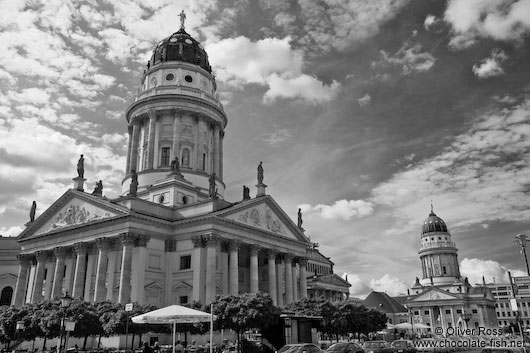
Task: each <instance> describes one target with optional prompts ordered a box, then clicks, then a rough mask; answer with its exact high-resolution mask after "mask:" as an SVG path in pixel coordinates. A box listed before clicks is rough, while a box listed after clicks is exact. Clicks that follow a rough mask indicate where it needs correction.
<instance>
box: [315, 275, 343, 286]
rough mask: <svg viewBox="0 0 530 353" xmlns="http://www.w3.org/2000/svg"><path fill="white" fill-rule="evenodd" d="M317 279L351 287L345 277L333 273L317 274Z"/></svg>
mask: <svg viewBox="0 0 530 353" xmlns="http://www.w3.org/2000/svg"><path fill="white" fill-rule="evenodd" d="M317 281H318V282H323V283H328V284H333V285H335V286H346V287H351V284H350V283H349V282H348V281H346V280H345V279H343V278H342V277H340V276H339V275H337V274H335V273H332V274H329V275H324V276H319V277H318V279H317Z"/></svg>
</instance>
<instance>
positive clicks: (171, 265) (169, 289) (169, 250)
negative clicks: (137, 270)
mask: <svg viewBox="0 0 530 353" xmlns="http://www.w3.org/2000/svg"><path fill="white" fill-rule="evenodd" d="M164 250H165V252H166V271H165V283H166V285H165V295H164V305H166V306H167V305H170V304H171V303H173V302H174V301H175V300H174V298H173V286H174V285H175V284H174V283H173V274H174V272H175V269H176V265H177V264H176V262H175V257H176V256H175V251H176V250H177V241H176V240H175V239H166V241H165V249H164Z"/></svg>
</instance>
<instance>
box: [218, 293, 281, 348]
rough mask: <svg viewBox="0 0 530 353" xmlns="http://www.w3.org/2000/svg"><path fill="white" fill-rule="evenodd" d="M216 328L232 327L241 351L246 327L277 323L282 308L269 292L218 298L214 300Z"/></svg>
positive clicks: (254, 327) (253, 327) (264, 327)
mask: <svg viewBox="0 0 530 353" xmlns="http://www.w3.org/2000/svg"><path fill="white" fill-rule="evenodd" d="M212 304H213V314H214V315H215V316H216V319H215V321H214V327H215V328H216V329H219V328H223V329H232V330H234V331H235V332H236V335H237V349H238V352H239V348H240V343H241V333H242V332H243V331H244V330H246V329H258V328H260V329H266V328H267V327H269V326H270V325H272V324H274V323H276V322H277V321H278V319H279V317H280V313H281V310H280V309H279V308H278V307H276V306H274V304H273V302H272V299H271V297H270V296H269V295H268V294H267V293H262V292H258V293H244V294H241V295H227V296H223V297H218V298H216V299H215V300H214V301H213V302H212Z"/></svg>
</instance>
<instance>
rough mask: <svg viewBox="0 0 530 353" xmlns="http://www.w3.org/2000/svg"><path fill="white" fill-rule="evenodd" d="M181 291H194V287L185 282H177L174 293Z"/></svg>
mask: <svg viewBox="0 0 530 353" xmlns="http://www.w3.org/2000/svg"><path fill="white" fill-rule="evenodd" d="M179 289H188V290H192V289H193V286H192V285H190V284H188V283H186V282H184V281H179V282H177V283H176V284H175V285H174V286H173V291H177V290H179Z"/></svg>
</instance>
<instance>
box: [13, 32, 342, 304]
mask: <svg viewBox="0 0 530 353" xmlns="http://www.w3.org/2000/svg"><path fill="white" fill-rule="evenodd" d="M173 45H174V47H173ZM179 48H180V49H179ZM181 51H182V52H181ZM168 53H170V54H171V55H169V54H168ZM182 53H184V54H186V53H195V54H194V55H197V58H196V59H197V64H194V62H195V61H194V60H195V56H186V55H187V54H186V55H184V54H182ZM181 54H182V55H184V56H185V58H184V59H183V57H182V55H181ZM205 56H206V57H205ZM215 90H216V83H215V78H214V76H213V75H212V74H211V70H210V67H209V64H208V60H207V54H206V52H204V50H203V49H202V47H201V46H200V44H198V43H197V42H196V41H195V40H194V39H193V38H191V36H189V35H188V34H187V33H186V32H185V31H184V29H183V28H181V30H179V31H178V32H176V33H174V34H173V35H172V36H170V37H168V38H166V39H165V40H163V41H162V42H161V43H160V44H159V45H158V46H157V48H156V50H155V52H154V54H153V58H152V59H151V61H150V64H149V65H148V67H147V70H146V71H145V72H144V74H143V76H142V79H141V85H140V89H139V91H138V95H137V97H136V99H135V101H134V102H133V103H132V104H131V105H130V106H129V108H128V109H127V112H126V119H127V124H128V131H129V143H128V152H127V160H126V166H125V170H126V176H125V178H124V179H123V182H122V193H121V196H120V197H118V198H116V199H112V200H110V199H107V198H105V197H103V196H102V195H100V194H88V193H85V192H84V191H83V189H84V188H83V183H84V181H85V179H84V178H80V177H77V178H74V179H73V180H74V188H73V189H70V190H68V191H66V192H65V193H64V194H63V195H62V196H61V197H60V198H59V199H58V200H57V201H56V202H55V203H53V204H52V205H51V206H50V207H49V208H48V209H47V210H45V211H44V212H43V213H42V214H41V215H40V216H39V217H38V218H37V219H36V220H35V221H33V222H31V223H29V224H28V226H27V228H26V229H25V230H24V231H23V232H22V234H21V235H20V237H19V239H18V240H19V243H20V246H21V254H20V268H19V275H18V282H17V284H16V286H17V290H16V291H15V293H16V295H15V296H14V298H13V304H15V305H17V306H20V305H22V304H24V303H27V302H38V301H40V300H42V299H49V298H54V297H58V296H61V295H62V294H64V293H65V292H68V293H70V294H71V295H72V296H73V297H76V298H82V299H84V300H86V301H100V300H105V299H106V300H111V301H115V302H119V303H126V302H129V301H133V302H138V303H149V304H153V305H157V306H164V305H169V304H175V303H177V304H185V303H189V302H192V301H197V302H200V303H203V304H207V303H209V302H211V301H212V300H213V299H214V298H215V296H216V295H221V294H238V293H244V292H251V293H252V292H257V291H264V292H268V293H269V294H270V295H271V297H272V299H273V301H274V303H276V304H278V305H286V304H289V303H291V302H292V301H294V300H297V299H300V298H304V297H307V296H308V291H309V293H310V294H311V295H313V296H315V295H317V296H320V295H324V294H325V293H316V292H315V291H316V288H317V285H318V283H319V280H318V279H316V278H315V279H314V280H313V279H310V284H308V276H311V277H312V273H308V271H307V266H308V264H309V266H311V268H313V267H318V268H319V269H322V271H325V272H326V273H325V276H328V277H329V276H330V275H333V274H332V263H331V261H329V259H327V258H325V257H324V256H322V255H321V254H320V255H315V254H319V253H318V251H316V250H314V248H313V247H312V245H313V244H312V243H311V242H310V241H309V239H308V238H307V237H306V236H305V235H304V231H303V229H301V228H300V227H298V226H297V225H296V224H294V223H293V221H292V220H291V219H290V218H289V217H288V216H287V215H286V213H285V212H284V211H283V210H282V209H281V207H280V206H279V205H278V204H277V203H276V202H275V201H274V199H273V198H272V197H271V196H270V195H267V194H266V193H265V188H266V185H265V184H263V183H261V182H259V183H258V184H259V185H258V190H257V194H256V196H255V197H254V198H250V197H245V198H244V199H243V200H242V201H239V202H228V201H227V200H225V199H224V189H225V184H224V182H223V148H222V145H223V138H224V128H225V127H226V124H227V117H226V115H225V113H224V110H223V107H222V104H221V103H220V102H219V100H218V99H217V98H216V92H215ZM86 177H90V176H86ZM261 177H262V176H261ZM326 268H327V270H324V269H326ZM321 274H322V275H324V273H321ZM320 283H321V284H320V286H321V287H322V288H328V289H332V290H333V291H334V292H333V293H341V295H340V296H339V295H335V294H334V295H333V296H325V297H326V298H330V299H343V298H344V297H346V293H347V292H348V287H349V283H347V282H346V281H344V280H342V281H337V280H336V279H335V280H334V281H333V283H331V281H329V280H328V279H327V278H323V280H322V281H320ZM312 291H313V292H312Z"/></svg>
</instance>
